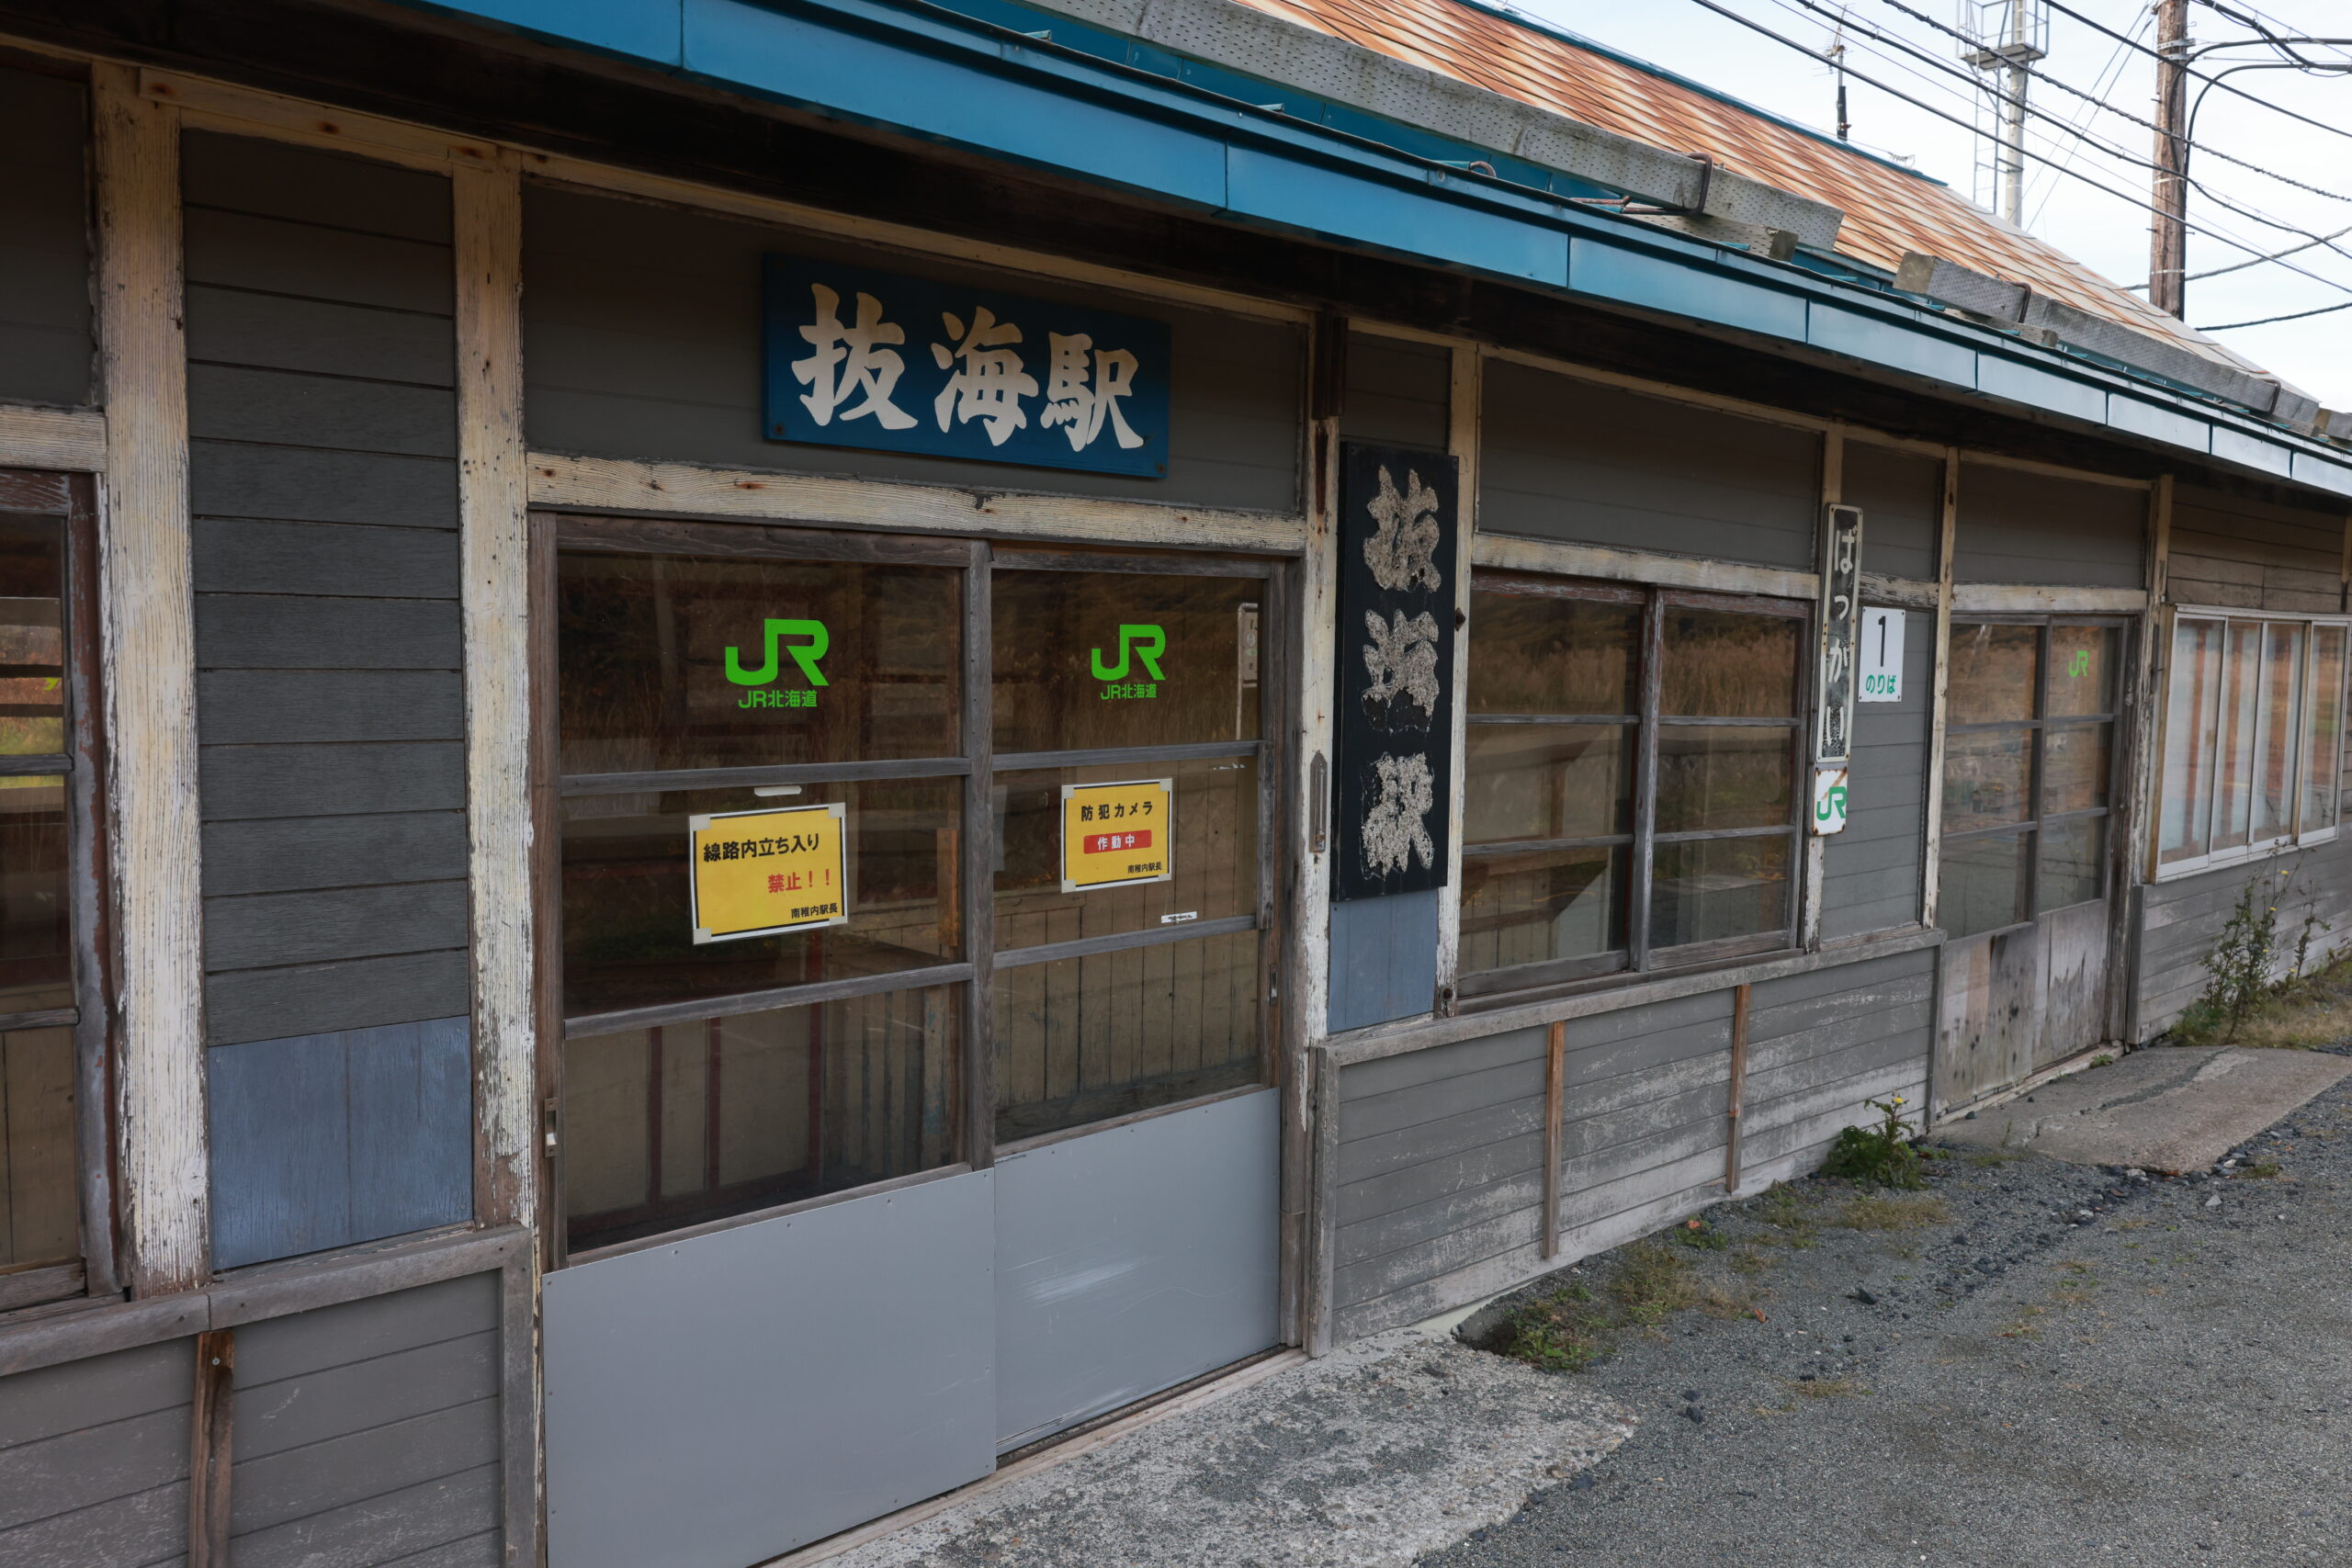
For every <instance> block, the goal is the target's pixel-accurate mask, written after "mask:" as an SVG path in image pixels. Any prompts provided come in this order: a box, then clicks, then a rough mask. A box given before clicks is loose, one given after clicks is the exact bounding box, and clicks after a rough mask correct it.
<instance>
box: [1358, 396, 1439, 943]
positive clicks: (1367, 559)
mask: <svg viewBox="0 0 2352 1568" xmlns="http://www.w3.org/2000/svg"><path fill="white" fill-rule="evenodd" d="M1458 489H1459V485H1458V480H1457V479H1456V475H1455V464H1454V459H1453V458H1452V457H1448V456H1446V455H1445V454H1443V453H1440V452H1429V451H1424V450H1420V449H1419V448H1416V447H1410V446H1366V445H1363V444H1361V443H1355V442H1351V443H1349V444H1347V445H1346V446H1343V447H1342V448H1341V449H1340V514H1339V527H1338V532H1339V546H1340V583H1339V588H1340V594H1339V598H1340V604H1339V637H1338V644H1339V654H1340V670H1339V715H1338V725H1337V728H1338V731H1339V734H1338V738H1337V739H1338V752H1339V787H1338V788H1337V790H1335V791H1334V795H1335V801H1334V805H1335V807H1336V811H1337V816H1338V820H1337V823H1336V828H1337V842H1336V844H1335V845H1334V850H1333V860H1332V889H1331V896H1332V897H1333V898H1335V899H1339V900H1346V899H1351V898H1375V897H1381V896H1383V895H1385V894H1390V893H1416V892H1419V891H1420V890H1421V889H1423V888H1428V887H1440V886H1444V884H1445V879H1446V862H1447V851H1446V840H1447V831H1446V822H1447V817H1448V808H1447V802H1448V799H1449V797H1450V795H1451V790H1452V783H1453V779H1452V775H1453V602H1454V583H1453V568H1454V539H1455V533H1456V530H1457V528H1458V526H1459V502H1460V498H1459V495H1458V493H1457V491H1458Z"/></svg>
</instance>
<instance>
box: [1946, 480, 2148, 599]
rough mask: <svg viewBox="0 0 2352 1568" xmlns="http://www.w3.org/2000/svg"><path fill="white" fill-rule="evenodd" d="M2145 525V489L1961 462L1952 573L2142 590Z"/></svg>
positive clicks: (1964, 578)
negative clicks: (1957, 525) (1958, 507)
mask: <svg viewBox="0 0 2352 1568" xmlns="http://www.w3.org/2000/svg"><path fill="white" fill-rule="evenodd" d="M2147 529H2148V497H2147V493H2146V492H2145V491H2142V490H2134V489H2125V488H2123V487H2122V486H2120V485H2109V484H2095V483H2092V482H2090V481H2088V480H2084V479H2059V478H2057V477H2055V476H2053V475H2050V474H2042V473H2035V472H2031V471H2029V470H2027V469H2022V468H2005V467H2001V466H1998V465H1996V464H1991V463H1970V462H1962V464H1961V468H1960V526H1959V529H1958V531H1957V533H1956V535H1955V536H1954V538H1953V544H1952V577H1953V579H1954V580H1955V581H1961V582H2022V583H2040V584H2045V585H2056V586H2062V587H2085V588H2144V587H2145V586H2146V582H2147V573H2146V569H2145V568H2144V566H2143V564H2142V559H2141V558H2142V555H2143V552H2144V551H2145V549H2146V547H2147Z"/></svg>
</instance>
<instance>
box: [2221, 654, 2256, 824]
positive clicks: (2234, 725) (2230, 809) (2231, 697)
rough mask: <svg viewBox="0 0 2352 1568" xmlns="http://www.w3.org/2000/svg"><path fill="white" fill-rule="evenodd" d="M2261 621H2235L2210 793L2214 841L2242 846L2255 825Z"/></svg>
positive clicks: (2226, 670)
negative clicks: (2217, 769) (2217, 762)
mask: <svg viewBox="0 0 2352 1568" xmlns="http://www.w3.org/2000/svg"><path fill="white" fill-rule="evenodd" d="M2261 655H2262V624H2261V623H2260V622H2259V621H2233V622H2231V623H2230V627H2229V646H2228V663H2227V665H2226V667H2225V670H2224V673H2223V676H2222V681H2223V686H2222V734H2221V740H2220V757H2221V769H2220V772H2221V777H2220V778H2219V779H2218V780H2217V781H2216V782H2215V785H2214V795H2213V847H2214V848H2215V849H2217V850H2239V849H2244V848H2245V846H2246V843H2247V842H2248V840H2250V839H2251V837H2252V835H2253V831H2254V770H2255V750H2254V749H2255V737H2256V733H2257V731H2258V729H2259V728H2260V715H2259V711H2258V709H2257V706H2256V701H2255V693H2256V690H2257V689H2258V687H2257V682H2258V681H2259V678H2260V676H2261V673H2262V671H2261Z"/></svg>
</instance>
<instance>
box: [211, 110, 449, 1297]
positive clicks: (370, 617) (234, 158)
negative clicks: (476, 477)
mask: <svg viewBox="0 0 2352 1568" xmlns="http://www.w3.org/2000/svg"><path fill="white" fill-rule="evenodd" d="M184 179H185V185H186V201H187V270H188V287H187V321H188V360H189V369H188V378H189V405H190V415H189V423H190V435H191V441H190V481H189V488H190V494H191V501H192V511H193V513H194V516H195V525H194V527H195V563H194V564H195V578H196V590H197V597H196V643H197V665H198V701H197V714H198V739H199V740H200V742H201V743H202V753H201V757H202V761H201V769H200V773H201V780H202V797H203V817H204V895H205V922H206V936H205V967H206V971H207V982H206V1003H207V1018H208V1034H209V1043H210V1045H211V1046H212V1052H211V1056H212V1061H211V1073H212V1077H213V1083H214V1094H215V1100H216V1103H215V1110H214V1115H213V1132H214V1136H215V1146H216V1149H218V1150H219V1151H220V1154H219V1155H216V1160H217V1162H218V1163H217V1164H216V1168H215V1178H214V1192H215V1210H214V1214H215V1241H216V1247H217V1249H218V1250H217V1253H216V1258H217V1260H218V1261H220V1262H221V1263H222V1264H224V1265H225V1264H231V1263H243V1262H252V1261H257V1260H260V1259H263V1258H274V1257H282V1256H286V1255H288V1254H291V1253H295V1252H302V1251H310V1250H315V1249H316V1248H319V1247H332V1246H337V1245H341V1244H343V1243H345V1242H350V1241H356V1240H363V1239H369V1238H372V1237H375V1236H380V1235H392V1234H397V1233H399V1232H401V1231H407V1230H413V1229H418V1228H422V1227H424V1226H426V1225H432V1224H449V1223H452V1222H455V1221H460V1220H463V1219H465V1218H467V1217H468V1215H469V1213H470V1204H469V1203H458V1204H456V1205H454V1206H453V1204H452V1202H451V1201H450V1198H449V1195H450V1193H451V1192H452V1191H453V1190H455V1191H458V1192H461V1193H462V1192H465V1191H468V1190H469V1188H470V1182H471V1160H470V1127H471V1116H470V1102H469V1094H468V1092H467V1087H466V1063H465V1032H466V1014H467V1012H468V1010H469V988H468V973H467V952H466V942H467V936H466V932H467V911H466V883H465V876H466V855H467V846H466V822H465V812H464V805H465V772H464V745H463V740H464V700H463V692H462V688H461V684H460V674H459V668H460V660H461V652H460V648H459V631H458V536H457V532H456V526H457V482H456V463H455V454H456V409H455V395H454V391H453V387H454V381H455V365H454V353H455V350H454V346H453V341H452V324H451V316H452V309H453V305H452V291H453V282H452V271H451V265H452V264H451V255H450V250H449V239H450V219H449V188H448V182H447V180H446V179H444V178H441V177H438V176H435V175H424V174H418V173H413V172H411V171H407V170H401V169H393V168H389V167H386V166H384V165H380V164H368V163H364V162H361V161H358V160H356V159H352V158H347V157H343V156H339V155H337V154H334V153H329V152H311V151H307V150H302V149H297V148H292V147H288V146H284V145H281V144H277V143H271V142H263V141H246V140H243V139H239V138H233V137H227V136H220V135H213V134H198V133H191V134H189V135H188V136H187V139H186V160H185V175H184ZM387 1026H397V1027H390V1028H388V1027H387ZM453 1066H454V1068H455V1070H454V1072H453V1071H452V1070H451V1069H452V1067H453ZM453 1135H454V1138H453ZM453 1150H454V1156H452V1153H451V1151H453ZM452 1157H454V1161H455V1164H454V1167H453V1168H451V1169H449V1170H447V1171H445V1170H444V1169H443V1168H442V1167H443V1166H444V1165H445V1164H447V1163H448V1162H449V1161H450V1159H451V1158H452ZM395 1172H397V1173H400V1176H401V1179H399V1180H392V1179H390V1178H391V1176H392V1174H393V1173H395ZM452 1180H454V1181H455V1182H456V1183H457V1186H456V1187H455V1188H454V1189H453V1188H452V1187H451V1185H450V1183H451V1181H452Z"/></svg>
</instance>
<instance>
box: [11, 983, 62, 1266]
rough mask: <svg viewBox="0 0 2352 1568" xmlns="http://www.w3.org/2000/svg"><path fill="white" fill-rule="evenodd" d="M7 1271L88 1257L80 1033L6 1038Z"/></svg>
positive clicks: (23, 1032) (19, 1033)
mask: <svg viewBox="0 0 2352 1568" xmlns="http://www.w3.org/2000/svg"><path fill="white" fill-rule="evenodd" d="M0 1091H5V1094H6V1118H5V1120H0V1172H4V1173H5V1174H6V1180H5V1181H0V1226H5V1230H0V1269H21V1268H32V1267H37V1266H39V1265H40V1264H44V1263H49V1264H56V1263H72V1262H74V1261H75V1260H77V1259H78V1258H80V1257H81V1256H82V1221H81V1213H82V1210H81V1192H80V1184H79V1182H78V1181H77V1180H76V1179H75V1178H76V1174H77V1172H78V1170H79V1166H78V1165H77V1163H76V1161H75V1158H74V1031H73V1030H72V1029H70V1028H55V1029H19V1030H16V1031H14V1032H10V1033H7V1034H0Z"/></svg>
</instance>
